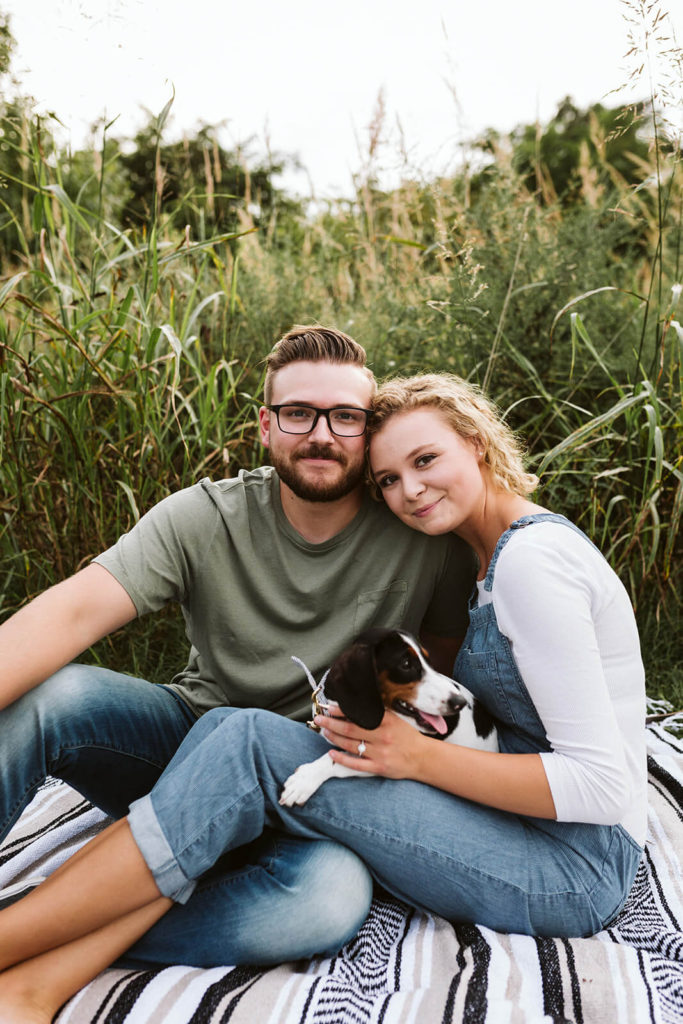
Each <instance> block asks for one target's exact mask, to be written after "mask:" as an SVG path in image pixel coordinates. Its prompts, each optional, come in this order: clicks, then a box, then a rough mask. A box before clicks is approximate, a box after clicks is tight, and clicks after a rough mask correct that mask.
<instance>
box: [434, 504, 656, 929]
mask: <svg viewBox="0 0 683 1024" xmlns="http://www.w3.org/2000/svg"><path fill="white" fill-rule="evenodd" d="M542 522H554V523H559V524H561V525H563V526H566V527H567V528H568V529H570V530H574V532H575V533H578V534H579V536H581V537H583V538H584V540H585V541H586V543H588V544H591V546H593V547H594V546H595V545H593V542H592V541H591V540H590V539H589V538H588V537H586V535H585V533H583V531H582V530H580V529H579V528H578V527H577V526H575V525H574V524H573V523H571V522H570V521H569V520H568V519H566V518H565V517H564V516H561V515H557V514H555V513H552V512H542V513H537V514H535V515H529V516H523V517H522V518H521V519H518V520H516V521H515V522H514V523H512V525H511V526H510V528H509V529H508V530H506V531H505V533H503V534H502V536H501V537H500V539H499V540H498V543H497V545H496V549H495V551H494V553H493V557H492V559H491V562H490V564H489V567H488V571H487V573H486V577H485V580H484V589H485V590H487V591H491V590H492V589H493V578H494V575H495V571H496V565H497V563H498V559H499V557H500V553H501V551H502V550H503V548H504V547H505V545H506V544H507V542H508V541H509V540H510V537H511V536H512V535H513V533H514V531H516V530H521V529H526V528H528V527H529V526H533V525H534V524H535V523H542ZM596 550H597V549H596ZM453 675H454V678H456V679H457V680H458V681H459V682H461V683H462V684H463V686H466V687H467V688H468V690H471V692H472V693H473V694H474V695H475V697H477V698H478V699H479V700H481V701H482V703H483V704H484V705H485V707H487V708H488V710H489V712H490V713H491V714H492V715H493V716H494V717H495V719H496V725H497V727H498V742H499V746H500V749H501V751H503V752H504V753H509V754H528V753H540V752H543V751H549V750H550V749H551V746H550V744H549V743H548V739H547V736H546V733H545V729H544V728H543V724H542V722H541V720H540V718H539V716H538V713H537V711H536V708H535V707H534V704H533V702H532V700H531V697H530V696H529V693H528V690H527V688H526V686H525V684H524V681H523V680H522V678H521V676H520V674H519V671H518V669H517V665H516V664H515V661H514V658H513V656H512V652H511V650H510V643H509V641H508V639H507V637H506V636H504V635H503V634H502V633H501V632H500V630H499V629H498V623H497V621H496V613H495V611H494V608H493V604H485V605H483V606H482V607H479V604H478V595H477V589H476V587H475V590H474V592H473V594H472V597H471V598H470V625H469V629H468V631H467V635H466V637H465V641H464V643H463V645H462V647H461V649H460V652H459V653H458V657H457V659H456V662H455V668H454V671H453ZM526 820H527V821H528V823H529V826H530V827H531V828H534V829H538V830H539V831H541V832H544V833H546V834H547V835H548V836H552V837H554V838H555V839H556V840H557V842H558V844H563V845H564V846H565V847H566V848H567V851H568V854H569V855H570V856H572V857H573V858H576V859H578V860H579V861H580V860H581V859H585V863H586V868H587V874H588V877H590V876H591V875H592V874H593V873H594V877H595V879H596V880H600V885H599V888H600V889H602V893H600V894H599V896H598V894H597V893H596V897H597V898H598V901H599V903H600V905H601V906H602V907H603V908H604V909H603V910H602V914H603V915H604V916H603V922H602V923H603V924H605V923H607V921H608V920H609V919H611V918H612V917H614V916H615V915H616V913H617V912H618V911H619V909H620V908H621V906H622V904H623V903H624V901H625V900H626V897H627V896H628V893H629V890H630V888H631V885H632V883H633V879H634V877H635V873H636V870H637V867H638V863H639V861H640V857H641V853H642V851H641V849H640V847H639V846H638V844H637V843H636V842H635V840H633V839H632V837H631V836H630V835H629V834H628V833H627V832H626V831H625V829H623V828H622V827H621V826H620V825H617V826H609V825H587V824H576V823H571V822H560V821H552V820H547V819H541V818H527V819H526ZM610 901H611V905H610Z"/></svg>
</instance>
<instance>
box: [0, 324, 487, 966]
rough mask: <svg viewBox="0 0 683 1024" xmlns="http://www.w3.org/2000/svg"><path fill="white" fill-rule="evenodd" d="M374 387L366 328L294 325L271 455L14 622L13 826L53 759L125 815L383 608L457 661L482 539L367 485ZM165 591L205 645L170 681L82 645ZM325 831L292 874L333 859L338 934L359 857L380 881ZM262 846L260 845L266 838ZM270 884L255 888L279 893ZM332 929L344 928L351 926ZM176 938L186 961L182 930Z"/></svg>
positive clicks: (8, 708) (290, 693)
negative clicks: (93, 658)
mask: <svg viewBox="0 0 683 1024" xmlns="http://www.w3.org/2000/svg"><path fill="white" fill-rule="evenodd" d="M374 390H375V383H374V378H373V377H372V374H371V373H370V371H369V370H368V369H367V368H366V366H365V352H364V350H363V349H362V348H361V346H359V345H358V344H357V343H356V342H354V341H353V340H352V339H351V338H349V337H348V336H347V335H345V334H342V333H341V332H339V331H336V330H331V329H325V328H320V327H310V328H309V327H296V328H294V329H293V330H292V331H290V332H289V333H288V334H286V335H285V336H284V337H283V338H282V339H281V340H280V342H278V344H277V345H276V346H275V348H274V349H273V351H272V352H271V354H270V356H269V358H268V361H267V374H266V382H265V395H264V397H265V404H264V406H263V407H262V408H261V409H260V412H259V420H260V429H261V438H262V441H263V444H264V445H265V447H266V448H268V449H269V451H270V458H271V463H272V467H266V468H262V469H259V470H256V471H254V472H251V473H241V474H240V476H239V477H238V478H236V479H230V480H223V481H219V482H216V483H214V482H211V481H209V480H203V481H202V482H201V483H199V484H196V485H194V486H193V487H189V488H187V489H185V490H183V491H180V492H178V493H177V494H173V495H171V496H169V497H168V498H166V499H164V500H163V501H162V502H160V503H159V504H158V505H156V506H155V507H154V508H153V509H152V510H151V511H150V512H148V513H147V515H145V516H143V518H142V519H141V520H140V522H139V523H138V524H136V526H135V527H134V528H133V529H132V530H131V531H130V532H129V533H128V534H125V535H124V536H123V537H121V538H120V539H119V541H118V542H117V543H116V544H115V545H114V546H113V547H112V548H110V549H109V550H108V551H106V552H104V553H103V554H101V555H99V556H98V557H97V558H95V559H94V561H93V562H92V563H91V564H90V565H89V566H87V567H86V568H84V569H82V570H81V571H80V572H78V573H76V575H74V576H72V577H70V578H69V579H67V580H65V581H63V582H62V583H59V584H57V585H56V586H54V587H52V588H51V589H50V590H48V591H46V592H45V593H44V594H42V595H40V596H39V597H38V598H36V599H35V600H34V601H33V602H31V604H29V605H27V606H26V607H25V608H23V609H21V610H20V611H19V612H17V613H16V614H15V615H14V616H13V617H12V618H11V619H9V620H8V621H7V622H6V623H5V624H4V625H3V626H2V627H0V664H2V665H3V677H2V683H1V684H0V685H1V693H0V701H1V703H2V705H3V706H4V707H5V710H4V711H2V712H1V713H0V728H1V729H2V733H1V735H2V742H3V745H4V750H3V758H2V760H1V763H0V834H5V833H6V832H7V831H8V829H9V828H10V827H11V825H12V823H13V822H14V821H15V820H16V818H17V817H18V816H19V814H20V813H21V811H22V809H23V808H24V807H25V806H26V804H27V803H28V801H29V800H30V798H31V796H32V795H33V793H34V792H35V790H36V788H37V786H38V785H39V784H40V782H41V781H42V779H43V778H44V777H45V776H46V775H48V774H50V775H54V776H57V777H58V778H61V779H64V780H65V781H67V782H69V783H70V784H71V785H72V786H73V787H74V788H75V789H77V790H78V791H79V792H80V793H82V794H84V795H85V796H86V797H88V798H89V799H90V800H91V801H92V802H93V803H94V804H95V805H96V806H98V807H100V808H101V809H102V810H104V811H106V812H107V813H108V814H110V815H112V816H114V817H121V816H122V815H124V814H125V813H126V811H127V809H128V805H129V804H130V803H131V802H132V801H133V800H135V799H137V798H138V797H139V796H141V795H143V794H145V793H147V792H149V790H150V789H151V788H152V786H153V785H154V783H155V781H156V779H157V778H158V776H159V775H160V773H161V772H162V770H163V769H164V767H165V766H166V765H167V764H168V762H169V761H170V759H171V758H172V757H173V754H174V753H175V751H176V749H177V748H178V746H179V745H180V742H181V741H182V739H183V737H184V736H185V734H186V733H187V731H188V730H189V729H190V727H191V726H192V724H193V722H194V721H195V720H196V718H197V717H198V716H200V715H201V714H202V713H203V712H205V711H207V710H209V708H211V707H216V706H219V705H224V704H230V705H234V706H238V707H249V706H252V707H266V708H269V709H271V710H273V711H276V712H278V713H280V714H285V715H288V716H290V717H294V718H300V719H301V718H305V717H307V715H308V713H309V709H310V687H309V684H308V682H307V681H306V679H305V678H304V677H303V673H302V672H301V669H300V668H299V667H297V665H296V664H295V663H294V662H293V661H292V656H296V657H298V658H299V659H301V660H302V661H303V662H304V664H306V665H307V666H308V667H309V669H310V670H311V672H312V673H313V675H314V676H315V678H317V679H319V678H320V676H321V675H322V673H323V671H324V670H325V668H326V667H327V666H328V665H329V664H330V662H331V661H332V659H333V658H334V657H335V656H336V655H337V654H338V653H339V651H340V650H342V649H343V648H344V647H345V646H346V645H347V644H348V643H349V642H350V641H351V640H352V638H353V637H354V636H355V635H356V634H357V633H359V632H361V631H362V630H363V629H365V628H368V627H370V626H373V625H377V626H382V625H384V626H399V625H401V626H403V627H405V628H407V629H410V630H412V631H414V632H417V631H418V630H419V629H420V628H422V631H423V637H424V638H425V640H426V642H427V643H428V644H429V646H430V648H431V649H432V651H433V654H434V655H436V659H437V663H439V664H440V667H442V668H444V669H445V670H446V671H449V670H450V667H451V666H452V664H453V658H454V653H455V650H456V649H457V644H458V639H459V637H460V636H462V635H464V631H465V624H466V598H467V595H468V592H469V589H470V586H471V582H472V578H473V563H472V555H471V553H470V552H469V550H468V549H466V547H465V546H464V545H462V544H461V543H460V542H459V541H457V540H456V539H455V538H451V537H441V538H428V537H425V536H423V535H420V534H417V533H413V532H412V531H410V530H408V529H406V527H404V526H403V525H402V524H401V523H399V521H398V520H397V519H396V518H395V517H393V516H392V515H391V514H390V513H389V512H388V511H387V510H386V508H385V507H384V506H383V505H382V504H379V503H375V502H373V501H372V500H371V499H370V498H369V496H368V495H367V493H366V491H365V488H364V486H363V474H364V444H365V442H364V431H365V425H366V422H367V417H368V415H369V409H370V405H371V401H372V397H373V394H374ZM169 601H176V602H178V603H179V604H180V607H181V610H182V613H183V616H184V618H185V625H186V632H187V636H188V639H189V641H190V644H191V648H190V655H189V660H188V664H187V666H186V667H185V668H184V669H183V670H182V671H181V672H179V673H178V674H177V675H176V676H175V677H174V678H173V680H171V682H170V684H169V685H168V686H154V685H151V684H149V683H147V682H145V681H143V680H138V679H133V678H132V677H130V676H126V675H123V674H120V673H116V672H112V671H109V670H107V669H102V668H99V667H93V666H84V665H77V664H71V662H72V659H74V658H76V657H77V656H78V655H79V654H80V653H81V652H83V651H84V650H86V649H87V648H88V647H89V646H90V645H91V644H93V643H95V642H96V641H97V640H99V639H100V638H101V637H103V636H106V635H107V634H109V633H111V632H112V631H114V630H116V629H120V628H121V627H123V626H124V625H125V624H126V623H128V622H130V621H131V620H132V619H133V618H135V616H136V615H141V614H145V613H147V612H151V611H155V610H158V609H159V608H161V607H162V606H163V605H164V604H166V603H168V602H169ZM64 666H66V667H64ZM299 845H300V844H299ZM314 845H315V846H316V847H318V848H319V851H318V852H319V854H320V856H319V857H318V863H312V862H311V861H312V859H313V860H315V858H311V856H310V852H311V851H310V846H311V844H306V846H307V847H308V849H307V851H306V857H305V858H302V857H301V856H300V853H301V851H300V850H299V847H298V845H297V844H296V843H294V846H295V847H296V849H295V850H294V852H292V851H289V852H288V853H287V855H286V856H285V857H284V858H283V860H284V863H285V867H286V870H287V871H288V872H289V875H288V885H289V887H290V891H299V892H300V891H306V889H307V888H308V887H309V886H311V885H312V881H311V880H312V879H313V878H314V877H319V873H320V872H322V871H323V870H324V871H325V872H328V871H329V870H330V869H331V865H333V862H334V866H333V870H334V872H335V875H337V876H338V877H340V878H341V883H340V890H339V891H340V894H341V897H340V903H339V906H340V907H342V906H343V910H344V914H345V915H346V917H347V918H348V919H347V920H345V922H344V923H343V924H342V923H340V921H339V920H337V921H336V922H335V920H334V919H335V913H334V912H333V911H332V909H331V908H330V907H328V917H329V920H330V936H332V935H335V936H336V937H337V940H338V938H339V936H340V935H343V934H345V933H347V932H349V931H350V929H351V919H352V918H354V920H355V925H354V927H353V930H355V928H357V927H358V923H359V921H358V920H357V918H360V919H361V920H362V907H360V906H358V905H357V904H358V901H357V903H356V905H355V906H354V908H353V911H352V912H351V913H350V915H349V914H348V911H349V906H350V903H349V897H348V894H347V896H346V897H344V896H343V893H344V889H345V886H344V871H346V873H347V875H348V878H349V881H348V886H347V888H353V889H354V890H355V891H357V892H358V893H363V895H362V898H361V899H360V903H361V904H363V905H364V906H365V910H367V899H368V891H369V890H368V887H367V885H365V886H363V884H362V883H361V884H359V877H360V876H359V862H356V861H355V858H353V855H352V854H350V853H349V852H348V851H345V850H343V848H341V847H336V845H335V844H327V843H322V844H320V843H318V844H314ZM328 846H329V847H330V849H329V850H324V849H323V848H324V847H328ZM252 853H253V851H252ZM252 853H250V859H249V863H250V864H253V862H254V859H257V860H258V858H259V857H260V858H261V860H260V861H259V863H263V862H264V859H265V860H268V857H269V856H270V853H268V852H266V853H265V854H264V853H263V850H262V849H259V851H257V852H256V853H255V854H253V856H252ZM271 860H272V858H271ZM304 860H305V864H304V863H303V861H304ZM293 864H294V865H295V868H293V867H292V865H293ZM231 870H233V871H236V872H237V875H235V874H233V875H231V897H232V904H231V906H232V907H233V909H234V905H235V903H239V905H240V907H242V906H243V905H248V906H249V908H252V907H253V906H254V905H255V904H256V903H258V900H257V898H256V896H255V895H254V892H253V887H251V888H250V886H249V885H248V884H247V883H246V882H244V885H242V883H243V881H244V879H243V877H242V875H241V874H240V871H241V870H242V869H241V868H239V867H237V868H236V867H235V862H234V860H233V861H232V862H231ZM292 873H293V874H294V876H295V881H294V882H292V879H291V878H290V875H291V874H292ZM328 877H329V875H328ZM236 878H237V879H238V881H239V886H242V889H240V893H242V896H241V897H240V898H239V899H238V898H237V896H236V893H237V891H238V888H239V886H238V884H237V883H236ZM351 879H352V880H351ZM315 888H316V887H315V886H313V887H312V888H311V892H313V891H315ZM271 896H272V894H271V895H266V896H265V897H264V896H262V895H261V896H260V897H259V899H261V901H262V905H263V906H265V907H269V906H270V904H269V900H270V899H271ZM264 900H265V902H263V901H264ZM192 904H195V906H197V905H198V904H197V899H196V896H195V897H193V900H191V901H190V904H188V907H190V906H191V905H192ZM351 904H353V900H351ZM231 913H232V910H231ZM245 913H251V909H250V910H249V911H248V912H245ZM287 914H289V916H290V918H291V913H290V912H289V911H288V912H287ZM287 914H285V911H284V910H283V911H282V916H283V918H284V917H285V916H287ZM344 914H342V915H341V916H344ZM274 915H275V912H274V911H273V914H272V915H271V918H272V917H273V916H274ZM275 916H276V915H275ZM169 920H170V921H171V924H170V925H169V924H168V922H169ZM173 920H174V915H173V914H170V915H167V917H166V918H165V919H164V922H162V926H163V927H166V928H169V927H170V928H173V927H174V924H173ZM250 924H253V929H252V930H256V923H254V922H251V921H250ZM250 924H247V923H245V920H244V915H242V916H241V917H240V931H241V932H242V933H243V934H244V935H245V941H244V948H243V949H242V948H240V950H239V952H240V954H243V955H242V959H254V958H255V957H256V955H257V954H256V951H254V950H253V949H252V946H250V945H249V942H248V941H247V938H246V936H247V934H248V933H249V930H250ZM202 930H205V929H202ZM261 930H262V929H261ZM351 933H352V932H351ZM316 941H318V942H322V943H323V945H322V946H319V947H317V948H333V947H334V942H335V939H334V938H329V939H327V938H325V939H322V938H319V939H317V940H316ZM338 944H339V942H338V941H337V945H338ZM231 951H233V947H231ZM312 951H313V950H312ZM164 955H165V956H170V958H171V959H174V960H182V961H184V962H190V960H189V953H188V951H187V949H186V946H184V945H183V941H182V939H180V938H179V939H178V940H177V941H176V934H175V933H174V936H173V938H172V940H170V945H169V947H168V948H167V951H166V953H165V954H164ZM302 955H304V954H303V953H302ZM218 962H220V961H218Z"/></svg>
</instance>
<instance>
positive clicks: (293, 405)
mask: <svg viewBox="0 0 683 1024" xmlns="http://www.w3.org/2000/svg"><path fill="white" fill-rule="evenodd" d="M266 409H268V410H269V412H274V413H275V416H276V417H277V425H278V427H279V428H280V430H281V431H282V433H283V434H289V435H290V436H296V435H299V436H301V437H305V436H306V434H312V433H313V431H314V430H315V428H316V426H317V424H318V420H319V419H320V417H321V416H324V417H325V420H326V421H327V426H328V429H329V431H330V433H331V434H334V436H335V437H362V436H363V434H364V433H365V431H366V430H367V427H368V420H369V419H370V417H371V416H372V413H373V410H372V409H361V408H359V407H358V406H356V405H333V406H331V407H330V408H329V409H319V408H318V407H317V406H316V405H309V404H308V402H283V403H282V404H281V405H267V406H266ZM281 409H310V410H311V411H312V412H314V413H315V416H314V417H313V422H312V423H311V426H310V427H309V429H308V430H286V429H285V428H284V427H283V426H282V424H281V423H280V410H281ZM337 409H351V410H352V411H353V412H362V413H364V414H365V423H364V424H363V429H362V430H361V431H360V433H358V434H338V433H337V431H336V430H335V429H334V427H333V426H332V424H331V423H330V413H331V412H336V411H337Z"/></svg>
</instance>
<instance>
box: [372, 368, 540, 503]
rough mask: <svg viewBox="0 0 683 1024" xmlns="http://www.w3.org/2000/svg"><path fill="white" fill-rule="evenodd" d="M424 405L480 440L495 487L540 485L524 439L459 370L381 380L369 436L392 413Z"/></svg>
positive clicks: (524, 491)
mask: <svg viewBox="0 0 683 1024" xmlns="http://www.w3.org/2000/svg"><path fill="white" fill-rule="evenodd" d="M425 407H427V408H433V409H437V410H438V411H439V412H440V413H441V414H442V416H443V417H444V419H445V420H446V422H447V423H448V424H449V426H450V427H452V428H453V430H455V431H456V433H458V434H460V436H461V437H464V438H472V439H476V440H477V441H478V442H479V443H480V444H481V447H482V451H483V458H484V461H485V463H486V465H487V466H488V468H489V471H490V474H491V477H492V479H493V482H494V483H495V485H496V486H498V487H500V488H502V489H503V490H505V491H510V492H511V493H512V494H518V495H521V496H522V497H525V496H526V495H528V494H531V492H532V491H535V490H536V487H537V486H538V477H536V476H534V474H533V473H527V472H526V470H525V469H524V464H523V461H522V460H523V454H524V450H523V447H522V444H521V443H520V441H519V439H518V438H517V437H516V436H515V434H514V433H513V431H512V430H511V429H510V427H508V425H507V423H505V422H504V420H503V419H502V417H501V415H500V413H499V412H498V410H497V409H496V407H495V406H494V405H493V403H492V402H490V401H489V400H488V399H487V398H485V397H484V395H483V394H482V393H481V391H480V389H479V388H477V387H476V386H475V385H473V384H469V383H468V382H467V381H464V380H463V379H462V378H461V377H456V376H455V374H451V373H426V374H423V375H421V376H418V377H395V378H393V379H392V380H388V381H385V382H384V384H381V385H380V387H379V390H378V391H377V394H376V396H375V399H374V401H373V415H372V416H371V417H370V422H369V423H368V441H370V440H371V438H372V436H373V435H374V434H377V433H378V432H379V431H380V430H381V429H382V427H383V426H384V424H385V423H386V422H387V420H389V419H390V418H391V417H392V416H395V415H397V414H398V413H402V412H408V411H409V410H411V409H422V408H425ZM376 490H377V491H378V490H379V488H376Z"/></svg>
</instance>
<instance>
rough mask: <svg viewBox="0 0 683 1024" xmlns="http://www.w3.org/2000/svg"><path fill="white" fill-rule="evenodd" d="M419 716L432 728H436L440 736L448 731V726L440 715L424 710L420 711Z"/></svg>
mask: <svg viewBox="0 0 683 1024" xmlns="http://www.w3.org/2000/svg"><path fill="white" fill-rule="evenodd" d="M420 718H424V720H425V722H427V723H428V724H429V725H431V727H432V729H436V731H437V732H438V733H439V735H440V736H443V735H444V733H447V732H448V726H447V725H446V723H445V721H444V720H443V718H442V717H441V715H428V714H427V712H426V711H421V712H420Z"/></svg>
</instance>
